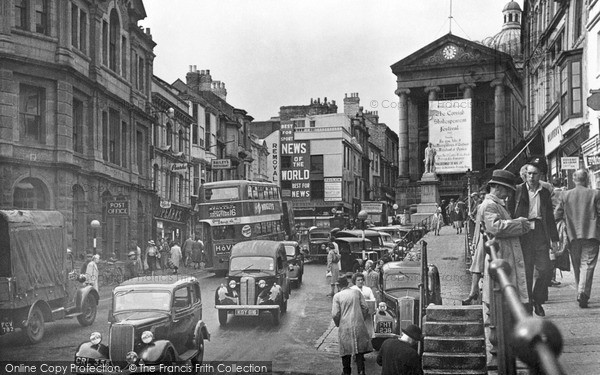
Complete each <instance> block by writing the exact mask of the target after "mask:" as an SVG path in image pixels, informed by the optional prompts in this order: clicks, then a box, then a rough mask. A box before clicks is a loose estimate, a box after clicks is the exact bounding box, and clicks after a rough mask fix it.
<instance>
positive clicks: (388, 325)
mask: <svg viewBox="0 0 600 375" xmlns="http://www.w3.org/2000/svg"><path fill="white" fill-rule="evenodd" d="M377 332H378V333H392V322H378V323H377Z"/></svg>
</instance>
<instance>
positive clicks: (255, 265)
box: [229, 256, 275, 271]
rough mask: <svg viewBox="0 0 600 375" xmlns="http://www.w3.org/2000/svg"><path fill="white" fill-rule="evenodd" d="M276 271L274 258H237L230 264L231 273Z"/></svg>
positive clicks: (232, 259)
mask: <svg viewBox="0 0 600 375" xmlns="http://www.w3.org/2000/svg"><path fill="white" fill-rule="evenodd" d="M247 270H268V271H273V270H275V264H274V260H273V258H270V257H259V256H257V257H235V258H231V261H230V262H229V271H247Z"/></svg>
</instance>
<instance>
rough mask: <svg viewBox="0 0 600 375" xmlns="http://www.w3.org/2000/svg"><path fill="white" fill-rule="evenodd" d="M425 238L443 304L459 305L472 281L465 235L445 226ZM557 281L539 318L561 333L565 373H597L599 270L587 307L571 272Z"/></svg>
mask: <svg viewBox="0 0 600 375" xmlns="http://www.w3.org/2000/svg"><path fill="white" fill-rule="evenodd" d="M424 239H425V241H426V242H427V244H428V262H429V263H432V264H435V265H436V266H437V267H438V269H439V271H440V278H441V285H442V298H443V304H444V305H460V301H461V300H462V299H463V298H465V297H466V296H467V295H468V293H469V286H470V280H471V276H470V274H469V273H468V272H467V271H466V267H465V266H464V265H465V262H464V244H465V238H464V234H462V235H457V234H456V230H455V229H453V228H452V227H451V226H445V227H443V228H442V230H441V232H440V235H439V236H434V235H433V232H429V233H428V234H427V235H426V236H425V238H424ZM452 262H454V264H452ZM456 267H462V268H463V269H465V272H464V275H460V274H459V273H457V272H456ZM571 267H572V265H571ZM571 269H572V268H571ZM556 280H557V281H559V282H560V283H561V284H560V285H559V286H557V287H550V290H549V299H548V302H547V303H546V304H544V309H545V310H546V316H545V317H543V318H542V319H546V320H549V321H551V322H552V323H554V324H555V325H556V326H557V328H558V329H559V331H560V333H561V335H562V340H563V350H562V353H561V354H560V356H559V362H560V364H561V366H562V368H563V370H564V373H565V374H570V375H576V374H582V375H583V374H600V324H599V323H600V292H598V293H594V290H598V289H597V288H600V272H595V273H594V283H593V285H594V287H593V288H592V296H591V299H590V301H589V307H588V308H586V309H582V308H580V307H579V305H578V304H577V300H576V298H577V285H576V284H575V277H574V275H573V272H562V273H561V272H560V271H557V276H556ZM488 363H489V362H488ZM518 367H521V366H520V365H519V364H518ZM490 373H494V372H492V371H490ZM519 373H521V371H519ZM525 373H526V372H525Z"/></svg>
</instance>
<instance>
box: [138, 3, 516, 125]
mask: <svg viewBox="0 0 600 375" xmlns="http://www.w3.org/2000/svg"><path fill="white" fill-rule="evenodd" d="M517 2H518V3H519V5H521V7H522V6H523V1H522V0H520V1H517ZM507 3H508V0H415V1H410V0H344V1H342V0H320V1H314V0H302V1H298V0H294V1H291V0H144V6H145V8H146V14H147V17H146V19H144V20H142V21H140V22H139V24H140V25H141V26H144V27H149V28H151V34H152V38H153V40H154V41H155V42H156V43H157V45H156V47H154V53H155V55H156V57H155V59H154V74H155V75H156V76H158V77H160V78H161V79H163V80H165V81H166V82H169V83H172V82H174V81H175V80H176V79H178V78H179V79H181V80H182V81H184V82H185V75H186V73H187V72H188V71H189V66H190V65H196V68H197V69H198V70H206V69H209V70H210V74H211V76H212V79H213V80H219V81H221V82H224V83H225V87H226V89H227V102H228V103H229V104H231V105H233V106H234V107H236V108H240V109H244V110H246V111H247V112H248V114H249V115H250V116H252V117H254V119H255V121H264V120H268V119H269V118H271V117H273V116H278V113H279V107H281V106H287V105H307V104H309V103H310V99H311V98H313V99H315V100H316V99H317V98H320V99H321V101H323V99H324V98H325V97H326V98H327V100H328V101H331V100H335V101H336V104H337V105H338V112H343V108H344V107H343V99H344V95H345V94H348V96H350V93H358V94H359V97H360V105H362V106H363V107H364V109H365V110H368V111H378V114H379V121H380V122H383V123H386V124H387V125H388V126H389V127H390V128H391V129H392V130H394V131H398V108H397V103H398V97H397V96H396V95H395V94H394V90H395V89H396V76H395V75H394V74H393V73H392V71H391V69H390V65H392V64H394V63H395V62H397V61H399V60H401V59H403V58H405V57H406V56H408V55H410V54H412V53H413V52H416V51H417V50H419V49H420V48H422V47H424V46H426V45H428V44H429V43H431V42H433V41H435V40H437V39H438V38H440V37H442V36H444V35H446V34H447V33H448V32H449V25H450V24H451V31H452V33H453V34H454V35H457V36H459V37H462V38H465V39H468V40H472V41H481V40H482V39H484V38H486V37H489V36H493V35H495V34H496V33H498V32H500V30H501V28H502V23H503V19H502V9H503V8H504V6H505V5H506V4H507ZM450 4H452V22H451V23H450V20H449V16H450Z"/></svg>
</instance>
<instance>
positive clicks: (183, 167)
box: [171, 163, 188, 174]
mask: <svg viewBox="0 0 600 375" xmlns="http://www.w3.org/2000/svg"><path fill="white" fill-rule="evenodd" d="M187 170H188V165H187V163H173V164H171V171H173V172H177V173H179V174H185V173H186V172H187Z"/></svg>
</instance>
